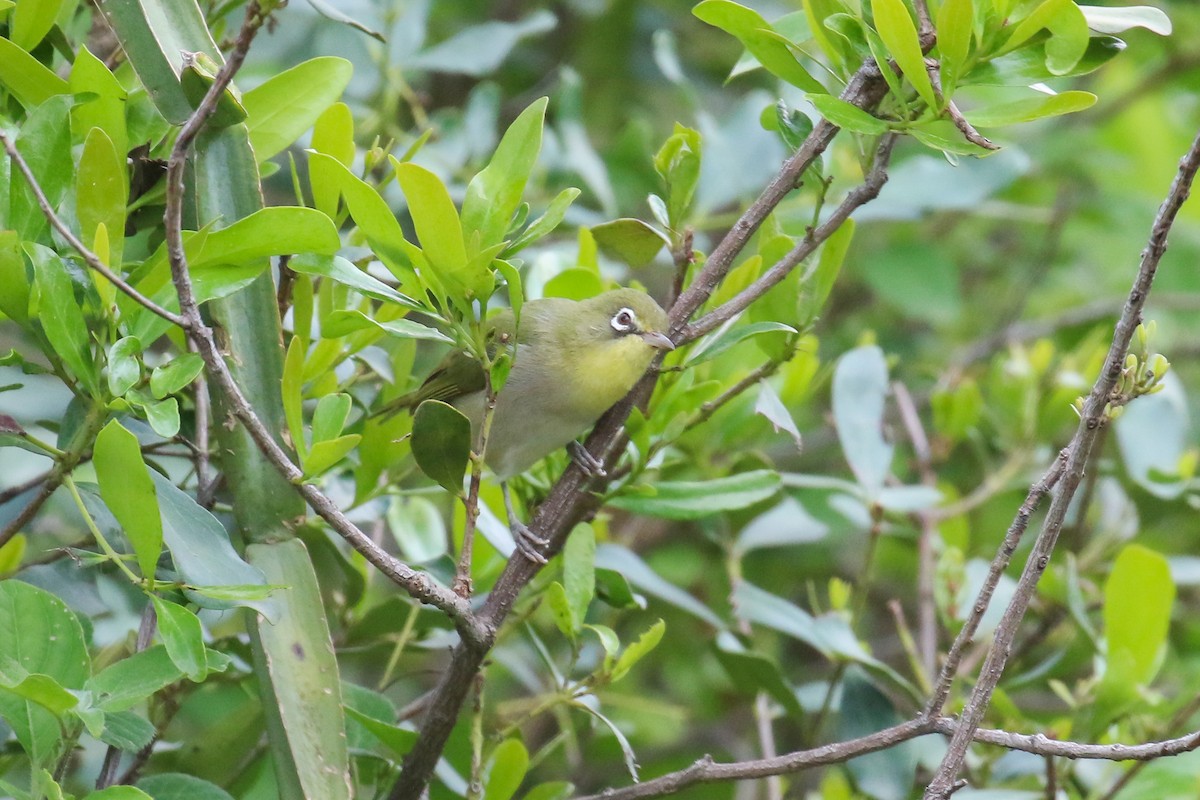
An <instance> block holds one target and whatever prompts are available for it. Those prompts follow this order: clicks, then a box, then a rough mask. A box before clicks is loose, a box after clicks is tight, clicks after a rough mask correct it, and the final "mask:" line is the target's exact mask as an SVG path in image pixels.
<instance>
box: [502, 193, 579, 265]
mask: <svg viewBox="0 0 1200 800" xmlns="http://www.w3.org/2000/svg"><path fill="white" fill-rule="evenodd" d="M579 194H580V192H579V190H578V189H576V188H574V187H572V188H569V189H563V190H562V191H561V192H559V193H558V194H557V195H555V197H554V199H553V200H551V201H550V205H549V206H547V207H546V212H545V213H544V214H542V215H541V216H540V217H538V218H537V219H535V220H534V221H533V222H531V223H529V227H527V228H526V229H525V230H523V231H521V235H520V236H518V237H517V238H516V239H513V241H512V243H511V244H509V245H508V247H506V248H504V252H503V256H504V257H505V258H510V257H511V256H513V255H515V254H517V253H519V252H520V251H521V250H523V249H525V248H526V247H528V246H529V245H531V244H533V243H534V242H536V241H537V240H538V239H541V238H542V237H543V236H546V235H547V234H549V233H551V232H553V231H554V229H555V228H557V227H558V225H559V223H560V222H562V220H563V217H565V216H566V214H567V209H569V208H570V207H571V203H574V202H575V198H577V197H579Z"/></svg>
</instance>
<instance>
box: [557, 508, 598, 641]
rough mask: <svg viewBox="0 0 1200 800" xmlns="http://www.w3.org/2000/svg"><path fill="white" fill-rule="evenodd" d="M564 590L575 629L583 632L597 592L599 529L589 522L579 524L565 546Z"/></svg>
mask: <svg viewBox="0 0 1200 800" xmlns="http://www.w3.org/2000/svg"><path fill="white" fill-rule="evenodd" d="M563 589H564V590H565V593H566V599H567V607H568V609H569V610H570V614H571V624H572V629H573V630H575V631H579V630H580V629H581V628H582V627H583V620H584V618H585V617H587V610H588V606H590V605H591V603H592V597H593V596H595V593H596V532H595V531H594V530H593V529H592V526H591V525H589V524H587V523H586V522H581V523H580V524H578V525H576V526H575V529H574V530H572V531H571V535H570V536H569V537H568V538H567V543H566V545H565V546H564V547H563Z"/></svg>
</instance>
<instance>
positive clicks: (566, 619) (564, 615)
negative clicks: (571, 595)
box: [546, 581, 580, 647]
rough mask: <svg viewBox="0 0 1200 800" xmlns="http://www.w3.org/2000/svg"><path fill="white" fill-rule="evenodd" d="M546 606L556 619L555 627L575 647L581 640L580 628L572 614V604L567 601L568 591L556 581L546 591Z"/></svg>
mask: <svg viewBox="0 0 1200 800" xmlns="http://www.w3.org/2000/svg"><path fill="white" fill-rule="evenodd" d="M546 605H547V606H548V607H549V609H550V616H551V617H552V618H553V619H554V624H555V626H556V627H557V628H558V630H559V631H560V632H561V633H562V635H563V636H565V637H567V639H568V640H570V642H571V645H572V646H573V647H574V646H575V645H576V640H577V639H578V638H579V631H580V626H579V625H578V624H577V622H576V620H575V617H574V614H572V613H571V602H570V601H569V600H567V590H566V589H565V588H563V585H562V584H561V583H559V582H558V581H554V582H553V583H551V584H550V586H549V587H548V588H547V589H546Z"/></svg>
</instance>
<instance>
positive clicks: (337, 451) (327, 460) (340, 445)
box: [304, 433, 362, 478]
mask: <svg viewBox="0 0 1200 800" xmlns="http://www.w3.org/2000/svg"><path fill="white" fill-rule="evenodd" d="M361 441H362V436H361V435H360V434H357V433H352V434H348V435H346V436H340V437H338V438H336V439H327V440H325V441H323V442H315V443H314V444H313V445H312V447H310V448H308V454H307V455H306V456H305V457H304V476H305V477H306V478H312V477H315V476H317V475H320V474H321V473H323V472H325V471H326V470H327V469H329V468H330V467H332V466H333V465H334V464H337V463H338V462H339V461H341V460H342V459H343V458H345V457H346V456H348V455H349V454H350V452H351V451H352V450H354V448H355V447H357V446H358V443H359V442H361Z"/></svg>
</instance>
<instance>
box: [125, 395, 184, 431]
mask: <svg viewBox="0 0 1200 800" xmlns="http://www.w3.org/2000/svg"><path fill="white" fill-rule="evenodd" d="M125 399H126V400H128V401H129V402H130V403H132V404H133V405H135V406H137V407H138V408H140V409H141V410H142V413H144V414H145V415H146V421H147V422H149V423H150V427H151V428H153V429H154V432H155V433H157V434H158V435H159V436H161V437H163V438H164V439H170V438H171V437H172V436H174V435H175V434H177V433H179V401H178V400H176V399H175V398H174V397H167V398H165V399H162V400H155V399H154V398H153V397H151V396H150V395H148V394H146V393H145V392H143V391H142V390H141V389H130V390H129V391H128V392H126V393H125Z"/></svg>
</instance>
